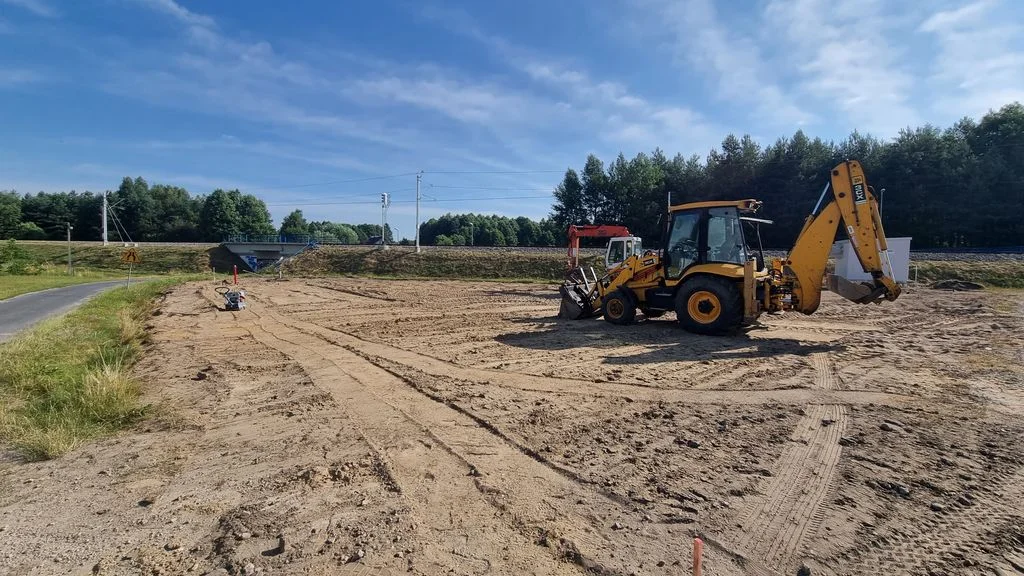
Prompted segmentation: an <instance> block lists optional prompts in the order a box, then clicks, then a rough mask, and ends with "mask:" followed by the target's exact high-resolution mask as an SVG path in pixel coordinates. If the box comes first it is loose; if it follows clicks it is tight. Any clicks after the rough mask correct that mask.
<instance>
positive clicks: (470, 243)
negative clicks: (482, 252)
mask: <svg viewBox="0 0 1024 576" xmlns="http://www.w3.org/2000/svg"><path fill="white" fill-rule="evenodd" d="M469 245H470V246H472V245H473V223H472V222H470V223H469Z"/></svg>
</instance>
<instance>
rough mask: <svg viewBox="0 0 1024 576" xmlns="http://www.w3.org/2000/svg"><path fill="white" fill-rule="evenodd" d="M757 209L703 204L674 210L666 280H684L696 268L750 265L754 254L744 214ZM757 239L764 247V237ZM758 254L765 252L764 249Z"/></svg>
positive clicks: (752, 206) (666, 249)
mask: <svg viewBox="0 0 1024 576" xmlns="http://www.w3.org/2000/svg"><path fill="white" fill-rule="evenodd" d="M751 202H752V201H751ZM754 209H756V206H755V205H754V204H750V205H749V206H748V205H742V204H741V205H737V203H735V202H700V203H696V204H693V205H692V206H689V205H684V206H680V207H673V210H672V219H671V223H670V228H669V232H668V241H667V242H666V246H665V258H664V262H665V268H666V276H667V277H668V278H681V277H682V276H683V274H684V273H685V272H686V269H687V268H689V267H690V266H693V265H695V264H712V263H722V264H735V265H738V266H743V265H744V264H746V262H747V261H748V260H750V258H751V256H752V255H753V252H754V251H753V250H751V249H750V248H749V247H748V245H747V241H746V237H745V235H744V230H743V228H744V227H743V223H744V221H748V218H747V217H746V216H741V214H744V213H750V212H753V211H754ZM765 222H767V221H765ZM754 236H755V237H757V239H758V243H759V244H760V234H757V233H755V234H754ZM757 252H758V253H760V252H761V249H760V245H759V246H758V247H757ZM759 260H760V262H758V267H759V268H762V267H763V266H764V264H763V263H764V257H763V255H761V257H760V258H759Z"/></svg>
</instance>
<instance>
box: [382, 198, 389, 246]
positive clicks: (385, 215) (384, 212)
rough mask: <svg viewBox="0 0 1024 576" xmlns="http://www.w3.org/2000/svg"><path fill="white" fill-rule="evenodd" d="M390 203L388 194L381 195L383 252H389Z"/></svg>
mask: <svg viewBox="0 0 1024 576" xmlns="http://www.w3.org/2000/svg"><path fill="white" fill-rule="evenodd" d="M389 203H390V198H389V196H388V193H387V192H382V193H381V195H380V245H381V249H383V250H387V249H388V235H387V225H388V204H389Z"/></svg>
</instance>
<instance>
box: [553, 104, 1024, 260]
mask: <svg viewBox="0 0 1024 576" xmlns="http://www.w3.org/2000/svg"><path fill="white" fill-rule="evenodd" d="M846 159H856V160H860V161H861V163H862V165H863V166H864V170H865V173H866V175H867V179H868V183H869V184H870V185H871V186H873V187H874V189H875V194H876V197H879V198H880V200H881V203H882V216H883V223H884V225H885V228H886V234H887V235H888V236H891V237H896V236H911V237H913V245H914V246H915V247H917V248H942V247H950V248H957V247H997V246H1019V245H1021V244H1024V106H1022V105H1021V104H1020V103H1014V104H1010V105H1007V106H1004V107H1003V108H1002V109H1000V110H998V111H993V112H990V113H988V114H986V115H985V116H984V117H983V118H982V119H981V120H980V121H974V120H972V119H970V118H964V119H962V120H960V121H959V122H957V123H956V124H954V125H953V126H952V127H949V128H946V129H944V130H942V129H939V128H936V127H934V126H930V125H929V126H923V127H919V128H913V129H912V128H907V129H904V130H902V131H900V133H899V134H898V135H897V136H896V137H895V138H894V139H892V140H891V141H888V142H885V141H881V140H879V139H877V138H874V137H872V136H870V135H862V134H860V133H858V132H854V133H853V134H851V135H850V136H849V137H848V138H846V139H845V140H843V141H841V142H838V143H836V142H832V141H826V140H822V139H820V138H814V139H812V138H810V137H808V136H807V135H806V134H804V133H803V131H797V132H796V133H795V134H794V135H793V136H792V137H789V138H779V139H778V140H776V141H775V142H774V143H772V144H769V145H767V146H764V147H762V146H760V145H759V144H758V143H757V142H755V141H754V140H753V139H752V138H751V137H750V136H743V137H741V138H737V137H736V136H734V135H729V136H727V137H726V138H725V139H724V140H723V141H722V145H721V149H715V150H712V151H711V152H710V153H709V154H708V155H707V156H706V157H705V158H701V157H699V156H696V155H694V156H689V157H684V156H682V155H677V156H675V157H674V158H671V159H670V158H668V157H667V156H666V155H665V154H664V153H663V152H662V151H661V150H660V149H658V150H655V151H654V152H653V153H652V154H650V155H648V154H643V153H641V154H638V155H637V156H636V157H634V158H632V159H629V160H627V159H626V158H625V157H624V156H623V155H622V154H619V156H618V157H617V158H615V159H614V160H613V161H612V162H610V163H609V164H608V165H607V166H605V164H604V163H603V162H602V161H601V160H600V159H599V158H597V157H596V156H594V155H590V156H589V157H588V158H587V160H586V163H585V164H584V166H583V169H582V170H581V171H580V172H577V171H576V170H574V169H569V170H567V171H566V173H565V177H564V178H563V180H562V182H561V183H560V184H559V185H558V187H557V188H556V189H555V199H556V202H555V205H554V207H553V211H552V215H551V219H552V220H554V222H555V223H556V224H557V227H558V228H560V229H564V228H565V227H566V226H567V225H569V224H581V223H583V224H588V223H598V224H624V225H626V226H628V227H629V229H630V231H631V232H633V233H634V234H637V235H639V236H642V237H645V238H651V239H654V238H656V237H657V236H658V235H659V232H660V231H659V230H658V224H657V222H658V218H659V216H660V215H661V214H663V213H664V211H665V207H666V204H667V202H668V197H669V194H670V193H671V199H672V200H671V201H672V203H673V204H682V203H684V202H697V201H704V200H734V199H742V198H756V199H758V200H762V201H763V202H764V207H763V209H762V214H761V216H763V217H765V218H768V219H772V220H774V222H775V224H774V225H772V226H763V227H762V230H761V233H762V238H763V241H764V243H765V246H766V247H767V248H788V247H790V246H791V245H792V243H793V241H794V240H795V239H796V235H797V233H798V232H799V230H800V228H801V226H802V224H803V220H804V218H805V217H806V216H807V215H808V213H809V212H810V211H811V209H812V208H813V207H814V204H815V202H816V201H817V199H818V197H819V195H820V194H821V192H822V190H823V188H824V186H825V184H826V182H827V181H828V179H829V171H830V169H831V168H832V167H833V166H835V165H836V164H837V163H839V162H841V161H842V160H846ZM883 189H884V192H882V190H883ZM648 245H650V243H648Z"/></svg>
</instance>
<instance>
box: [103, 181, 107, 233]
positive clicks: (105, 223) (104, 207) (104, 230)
mask: <svg viewBox="0 0 1024 576" xmlns="http://www.w3.org/2000/svg"><path fill="white" fill-rule="evenodd" d="M102 216H103V245H104V246H106V245H107V193H106V192H104V193H103V214H102Z"/></svg>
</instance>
